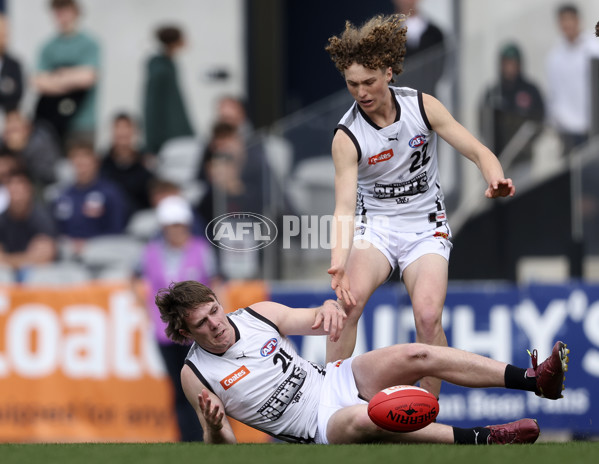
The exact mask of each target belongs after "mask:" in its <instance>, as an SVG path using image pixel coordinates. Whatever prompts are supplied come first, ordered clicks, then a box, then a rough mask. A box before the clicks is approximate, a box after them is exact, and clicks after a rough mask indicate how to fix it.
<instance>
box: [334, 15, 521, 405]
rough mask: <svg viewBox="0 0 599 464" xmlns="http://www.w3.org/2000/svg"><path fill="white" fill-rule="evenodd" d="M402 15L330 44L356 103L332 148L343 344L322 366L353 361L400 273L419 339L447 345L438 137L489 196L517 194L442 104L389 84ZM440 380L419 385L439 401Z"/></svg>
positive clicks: (446, 236)
mask: <svg viewBox="0 0 599 464" xmlns="http://www.w3.org/2000/svg"><path fill="white" fill-rule="evenodd" d="M405 19H406V17H405V16H404V15H402V14H394V15H389V16H383V15H379V16H376V17H374V18H372V19H370V20H369V21H368V22H366V23H365V24H364V25H363V26H362V27H360V28H357V27H355V26H354V25H353V24H351V23H350V22H349V21H348V22H347V23H346V27H345V31H344V32H343V33H342V34H341V35H340V36H334V37H331V38H330V39H329V43H328V46H327V47H326V50H327V52H328V53H329V54H330V56H331V59H332V60H333V62H334V63H335V66H336V67H337V69H338V70H339V71H340V72H341V74H342V75H343V77H344V79H345V82H346V85H347V89H348V90H349V93H350V94H351V95H352V97H353V98H354V99H355V102H354V104H353V105H352V106H351V108H350V109H349V111H347V113H346V114H345V115H344V116H343V118H342V119H341V121H340V122H339V125H338V126H337V129H336V133H335V137H334V139H333V146H332V155H333V161H334V164H335V221H334V222H333V224H334V235H333V240H334V243H333V246H332V251H331V267H330V269H329V271H328V272H329V274H330V275H331V276H332V282H331V287H332V288H333V289H334V290H335V292H336V294H337V297H338V298H339V301H340V302H341V303H342V304H343V307H344V309H345V311H346V313H347V315H348V319H347V327H346V328H345V330H344V331H343V333H342V334H341V338H340V339H339V341H338V342H337V343H331V342H328V345H327V361H334V360H336V359H343V358H348V357H350V356H351V355H352V352H353V350H354V346H355V342H356V330H357V324H358V320H359V318H360V316H361V314H362V311H363V309H364V305H365V304H366V302H367V301H368V299H369V298H370V295H371V294H372V293H373V292H374V290H375V289H376V288H377V287H379V286H380V285H381V284H382V283H384V282H385V281H386V280H387V279H388V278H389V276H390V275H391V273H392V271H393V270H394V269H395V268H397V267H399V272H400V276H401V277H403V281H404V283H405V286H406V289H407V291H408V294H409V295H410V299H411V301H412V306H413V310H414V319H415V322H416V341H418V342H421V343H427V344H431V345H440V346H447V339H446V337H445V333H444V331H443V327H442V326H441V313H442V310H443V305H444V302H445V296H446V292H447V280H448V260H449V254H450V251H451V248H452V243H451V230H450V228H449V225H448V223H447V215H446V212H445V205H444V201H443V192H442V190H441V186H440V183H439V173H438V166H437V135H438V136H440V137H441V138H443V139H444V140H445V141H447V142H448V143H449V144H450V145H451V146H452V147H454V148H455V149H456V150H457V151H459V152H460V153H462V155H464V156H465V157H466V158H468V159H470V160H471V161H472V162H473V163H475V164H476V166H477V167H478V168H479V169H480V171H481V173H482V175H483V177H484V179H485V181H486V183H487V185H488V188H487V189H486V191H485V195H486V196H487V197H488V198H497V197H505V196H512V195H514V192H515V188H514V186H513V185H512V180H511V179H508V178H506V177H505V175H504V173H503V169H502V168H501V165H500V163H499V161H498V160H497V157H496V156H495V155H494V154H493V153H492V152H491V151H490V150H489V149H488V148H486V147H485V146H484V145H483V144H482V143H480V142H479V141H478V140H477V139H476V138H475V137H474V136H473V135H472V134H470V132H468V131H467V130H466V129H465V128H464V127H463V126H462V125H460V124H459V123H458V122H457V121H456V120H455V119H454V118H453V117H452V116H451V114H450V113H449V112H448V111H447V109H446V108H445V107H444V106H443V104H441V102H439V100H437V99H436V98H434V97H432V96H431V95H428V94H423V93H422V92H420V91H418V90H414V89H411V88H405V87H393V86H390V84H391V83H392V82H393V75H394V74H395V75H397V74H400V73H401V72H402V65H403V59H404V55H405V50H406V48H405V42H406V28H405V25H404V21H405ZM354 214H355V216H356V223H355V232H352V228H353V227H354ZM352 236H353V240H352ZM352 241H353V244H352ZM440 384H441V383H440V381H439V380H437V379H424V381H423V382H421V386H423V387H424V388H426V389H427V390H428V391H430V392H431V393H433V394H435V395H437V396H438V395H439V390H440Z"/></svg>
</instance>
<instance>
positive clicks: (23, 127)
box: [1, 111, 64, 190]
mask: <svg viewBox="0 0 599 464" xmlns="http://www.w3.org/2000/svg"><path fill="white" fill-rule="evenodd" d="M1 143H2V149H3V150H5V151H7V152H10V153H13V154H14V155H15V156H16V157H17V159H18V160H19V161H20V162H21V163H22V164H23V165H24V166H25V168H26V169H27V170H28V171H29V173H30V174H31V178H32V180H33V182H34V184H35V186H36V189H38V190H39V189H43V188H44V187H46V186H48V185H49V184H51V183H53V182H54V181H55V180H56V173H55V166H56V163H57V161H58V160H60V159H62V158H63V157H64V156H63V153H62V150H61V147H60V143H59V141H58V139H57V138H56V135H55V133H54V131H53V130H52V128H51V127H49V126H48V124H47V123H46V122H45V121H37V122H32V121H30V120H29V119H27V118H26V117H25V116H24V115H23V114H22V113H21V112H19V111H11V112H10V113H8V114H7V115H6V119H5V121H4V131H3V133H2V140H1Z"/></svg>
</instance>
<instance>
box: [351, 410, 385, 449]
mask: <svg viewBox="0 0 599 464" xmlns="http://www.w3.org/2000/svg"><path fill="white" fill-rule="evenodd" d="M347 428H348V435H347V436H348V437H351V440H350V441H348V443H367V442H370V441H372V440H373V439H374V438H375V437H376V434H377V431H378V430H379V428H378V427H377V426H376V425H375V424H374V422H372V421H371V420H370V418H369V417H368V415H367V414H356V415H354V416H352V417H351V419H350V420H349V421H348V423H347Z"/></svg>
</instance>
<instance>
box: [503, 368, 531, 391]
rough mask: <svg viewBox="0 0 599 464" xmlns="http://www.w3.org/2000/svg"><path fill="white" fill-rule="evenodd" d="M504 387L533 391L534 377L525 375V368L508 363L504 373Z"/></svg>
mask: <svg viewBox="0 0 599 464" xmlns="http://www.w3.org/2000/svg"><path fill="white" fill-rule="evenodd" d="M504 380H505V388H511V389H514V390H526V391H535V390H536V388H537V379H536V377H526V369H522V368H520V367H516V366H512V365H511V364H508V365H507V366H506V368H505V374H504Z"/></svg>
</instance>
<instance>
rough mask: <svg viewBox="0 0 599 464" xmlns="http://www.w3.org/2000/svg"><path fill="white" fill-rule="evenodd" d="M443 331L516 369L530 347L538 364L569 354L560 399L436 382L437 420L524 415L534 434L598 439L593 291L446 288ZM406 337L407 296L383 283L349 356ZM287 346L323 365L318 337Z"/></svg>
mask: <svg viewBox="0 0 599 464" xmlns="http://www.w3.org/2000/svg"><path fill="white" fill-rule="evenodd" d="M334 297H335V296H334V293H333V292H332V291H331V290H330V289H329V288H326V287H324V288H314V287H312V288H309V289H305V290H302V289H298V288H297V287H295V288H288V287H278V286H273V288H271V298H272V300H273V301H276V302H279V303H282V304H285V305H288V306H291V307H311V306H318V305H320V304H322V302H323V301H324V300H325V299H327V298H334ZM443 326H444V329H445V333H446V335H447V339H448V342H449V345H450V346H453V347H455V348H460V349H464V350H467V351H472V352H475V353H479V354H482V355H485V356H489V357H491V358H493V359H497V360H500V361H504V362H508V363H510V364H514V365H516V366H519V367H530V366H531V361H530V356H529V355H528V352H527V351H528V350H530V351H532V350H533V349H537V351H538V358H539V363H540V362H542V361H543V360H544V359H545V358H546V357H547V356H548V355H549V354H550V353H551V349H552V347H553V345H554V343H555V342H556V341H557V340H562V341H564V342H566V343H567V345H568V348H569V349H570V350H571V353H570V362H569V369H568V372H567V374H566V382H565V384H566V390H565V391H564V398H562V399H559V400H557V401H554V400H548V399H544V398H539V397H537V396H536V395H535V394H534V393H531V392H523V391H518V390H506V389H499V388H492V389H486V388H485V389H469V388H464V387H458V386H455V385H451V384H448V383H444V384H443V387H442V389H441V395H440V399H439V406H440V413H439V417H438V421H439V422H442V423H447V424H450V425H455V426H458V427H467V426H473V425H489V424H499V423H505V422H509V421H512V420H516V419H520V418H523V417H531V418H534V419H537V420H538V422H539V425H540V427H541V430H542V431H543V430H550V429H552V430H569V431H572V432H574V433H577V434H581V435H586V434H597V433H599V400H598V399H597V398H596V397H595V395H597V394H598V393H599V286H592V285H585V284H582V283H569V284H564V285H528V286H520V287H519V286H515V285H511V284H505V285H502V284H495V283H476V284H473V283H470V284H464V285H456V284H453V285H452V284H450V287H449V289H448V292H447V299H446V303H445V309H444V311H443ZM414 335H415V331H414V319H413V315H412V308H411V305H410V300H409V297H408V295H407V293H406V291H405V289H404V287H403V285H401V284H389V285H386V286H383V287H381V288H379V289H378V290H376V291H375V293H374V294H373V296H372V298H371V299H370V301H369V302H368V304H367V306H366V308H365V310H364V314H363V316H362V318H361V320H360V324H359V327H358V341H357V344H356V350H355V354H359V353H362V352H365V351H368V350H372V349H375V348H380V347H383V346H388V345H391V344H394V343H406V342H410V341H414ZM293 340H294V342H295V343H296V344H297V346H298V348H299V350H300V353H302V355H303V356H304V357H306V358H307V359H309V360H311V361H315V362H319V363H324V358H325V344H326V342H325V337H294V338H293ZM593 393H594V394H595V395H593Z"/></svg>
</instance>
